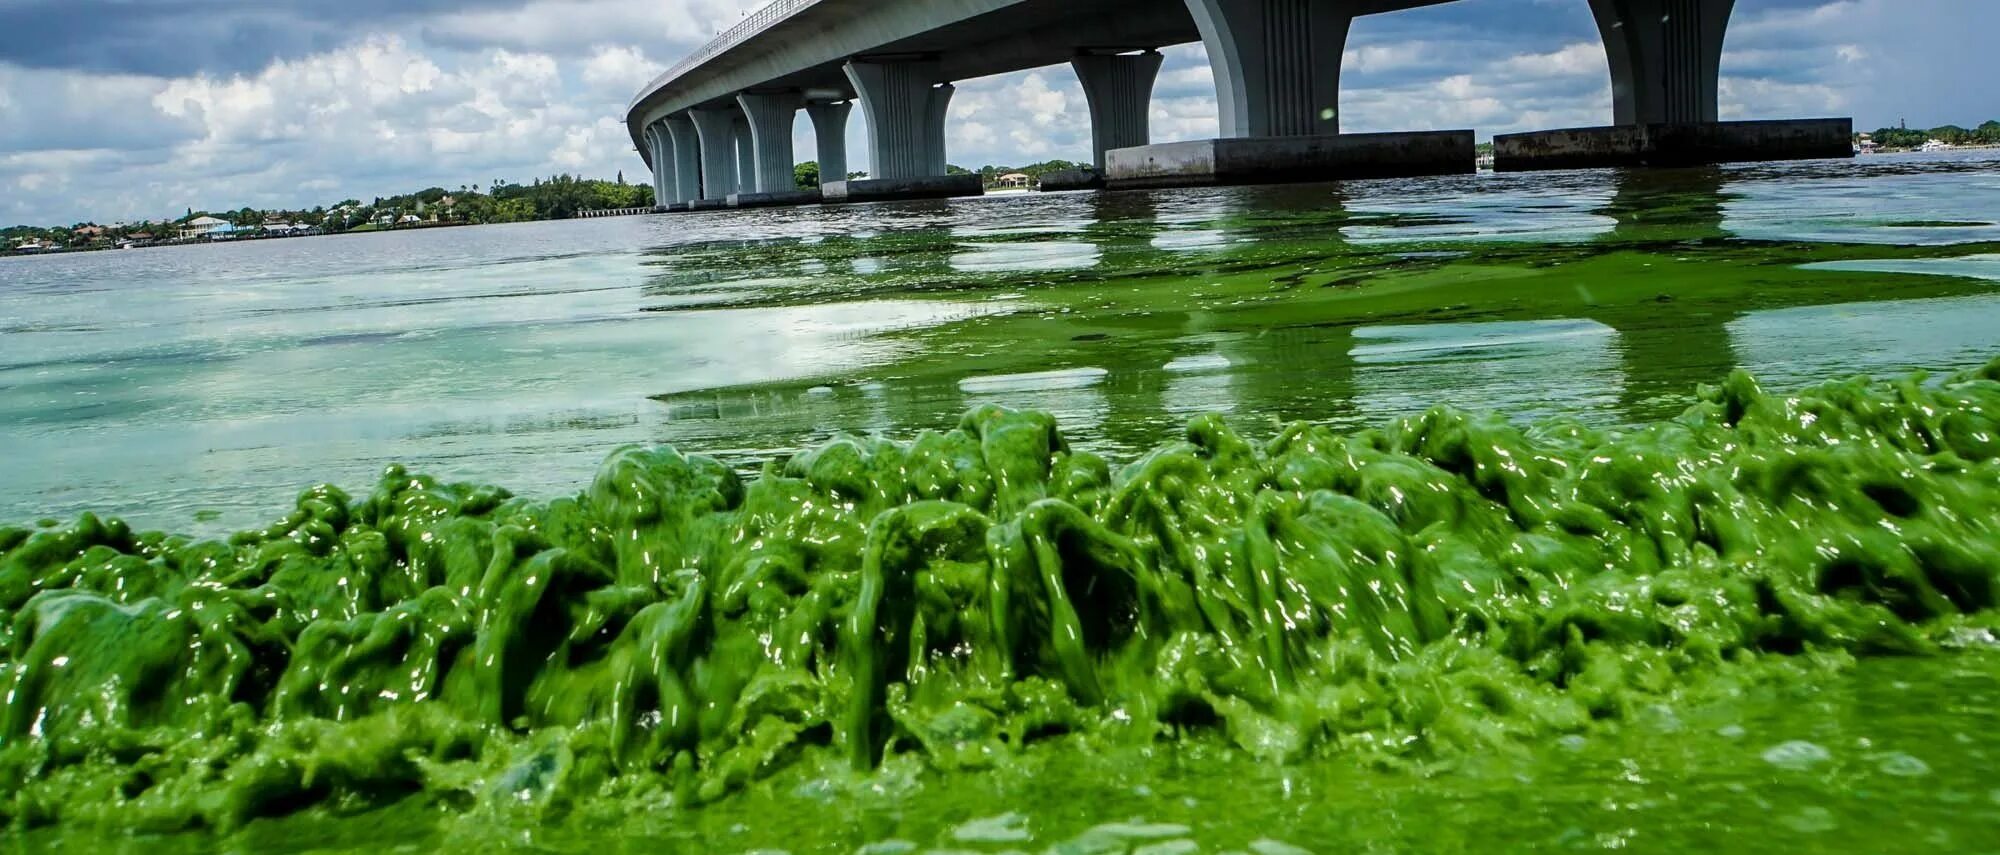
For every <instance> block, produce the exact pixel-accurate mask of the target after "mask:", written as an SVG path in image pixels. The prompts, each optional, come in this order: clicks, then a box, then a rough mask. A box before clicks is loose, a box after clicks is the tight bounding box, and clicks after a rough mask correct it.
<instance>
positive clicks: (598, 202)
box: [0, 120, 2000, 255]
mask: <svg viewBox="0 0 2000 855" xmlns="http://www.w3.org/2000/svg"><path fill="white" fill-rule="evenodd" d="M1996 146H2000V120H1992V121H1987V122H1985V123H1983V124H1980V125H1978V126H1976V127H1972V128H1964V127H1959V126H1957V125H1942V126H1939V127H1935V128H1929V129H1920V128H1909V127H1902V126H1898V127H1893V128H1878V129H1876V130H1875V131H1873V132H1870V133H1857V134H1855V135H1854V151H1855V153H1856V154H1876V153H1882V154H1890V153H1897V152H1910V151H1919V152H1932V151H1944V150H1950V149H1954V148H1985V147H1996ZM1492 151H1493V149H1492V144H1491V143H1481V144H1480V145H1479V146H1478V151H1477V154H1478V156H1479V159H1480V162H1481V165H1482V166H1488V165H1490V163H1491V158H1492V156H1493V155H1492ZM1083 166H1086V165H1085V164H1078V163H1074V162H1071V161H1067V160H1047V161H1043V162H1041V163H1035V164H1030V165H1028V166H1022V167H1011V166H983V167H980V168H979V169H978V170H970V169H965V168H962V167H959V166H949V167H947V171H948V172H951V173H961V174H962V173H968V172H974V171H976V172H978V173H979V175H980V177H981V179H982V181H983V183H984V184H985V186H986V187H987V188H988V189H990V190H999V191H1005V190H1009V189H1032V188H1033V187H1035V186H1036V185H1037V184H1038V183H1039V181H1040V178H1041V176H1042V175H1044V174H1047V173H1050V172H1056V171H1062V170H1071V169H1077V168H1079V167H1083ZM847 177H849V178H866V177H867V173H865V172H856V173H852V174H850V175H849V176H847ZM794 178H795V180H796V182H797V184H798V186H799V187H800V188H801V189H809V188H813V187H817V186H819V182H820V175H819V164H817V163H815V162H812V161H807V162H805V163H801V164H799V165H798V167H797V169H796V170H795V172H794ZM652 207H653V188H652V187H651V186H649V185H646V184H628V183H626V181H625V176H624V174H623V173H620V174H619V175H618V176H617V177H616V178H615V179H613V180H611V181H604V180H600V179H590V178H582V177H579V176H575V175H555V176H551V177H548V178H541V179H536V180H535V181H533V182H530V183H528V184H515V183H511V182H507V181H502V180H498V179H496V180H494V181H492V182H491V183H490V184H488V185H487V186H486V189H485V190H483V191H482V190H481V189H480V185H477V184H466V185H460V186H459V187H458V188H457V189H456V190H453V189H448V188H444V187H431V188H427V189H424V190H419V191H417V192H415V193H409V194H405V195H401V196H389V197H377V198H376V199H375V200H374V201H373V202H366V203H364V202H362V201H360V200H358V199H345V200H342V201H340V202H338V203H335V204H333V205H331V206H316V207H314V208H312V209H311V210H259V209H256V208H249V207H245V208H240V209H237V210H234V211H203V210H196V209H188V210H187V211H186V212H185V213H184V214H182V215H181V216H179V217H166V218H161V219H158V220H140V221H134V222H115V223H110V224H100V223H95V222H84V223H75V224H72V225H68V226H12V227H8V228H5V229H0V255H32V254H42V253H54V252H81V251H91V250H101V249H131V248H134V247H148V246H165V245H176V244H187V243H208V242H216V241H242V240H266V239H275V238H292V237H305V236H311V235H326V234H344V233H353V232H376V231H389V230H394V229H424V228H439V227H446V226H465V225H481V224H486V223H518V222H529V221H534V220H561V219H570V218H572V217H586V216H599V215H603V214H606V213H614V212H628V211H645V210H650V209H652Z"/></svg>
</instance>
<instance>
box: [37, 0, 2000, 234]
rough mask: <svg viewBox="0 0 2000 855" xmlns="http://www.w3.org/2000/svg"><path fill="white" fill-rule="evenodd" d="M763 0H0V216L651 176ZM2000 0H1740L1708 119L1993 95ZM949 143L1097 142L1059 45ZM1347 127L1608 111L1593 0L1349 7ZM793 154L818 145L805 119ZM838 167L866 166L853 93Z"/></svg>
mask: <svg viewBox="0 0 2000 855" xmlns="http://www.w3.org/2000/svg"><path fill="white" fill-rule="evenodd" d="M762 3H763V0H336V2H322V0H310V2H298V0H200V2H196V0H0V224H14V223H31V224H41V225H49V224H59V223H60V224H69V223H74V222H83V221H92V222H100V223H109V222H115V221H128V220H138V219H143V218H155V219H157V218H162V217H172V216H179V215H181V214H182V213H184V212H185V211H186V210H187V209H189V208H194V209H223V208H228V209H234V208H237V207H242V206H245V205H248V206H251V207H257V208H309V207H312V206H314V205H332V204H334V203H336V202H339V201H340V200H342V199H345V198H358V199H363V200H367V199H372V198H374V197H376V196H387V195H393V194H397V193H403V192H408V191H412V190H417V189H421V188H424V187H430V186H442V187H448V188H457V187H460V186H462V185H480V186H484V185H488V184H490V183H491V182H492V181H494V180H495V179H506V180H511V181H527V180H529V179H531V178H533V177H535V176H538V175H550V174H555V173H559V172H560V173H574V174H582V175H584V176H587V177H599V178H611V177H613V176H615V175H617V174H618V173H619V172H621V171H622V172H623V173H624V177H625V179H626V180H627V181H630V182H633V183H644V182H645V181H646V180H647V177H646V168H645V165H644V163H643V162H642V161H641V160H640V159H639V155H638V154H637V152H635V151H634V150H633V147H632V143H631V139H630V137H629V136H628V135H627V132H626V129H625V126H624V124H623V115H624V108H625V105H626V104H627V103H628V102H629V101H630V99H631V98H632V96H633V94H634V93H635V92H636V91H637V90H638V88H639V87H640V86H641V85H642V84H643V83H645V82H646V81H647V80H649V79H651V78H652V76H653V75H654V74H656V73H658V72H659V71H660V70H661V69H663V68H664V67H665V66H667V65H670V64H672V63H673V62H675V61H677V60H678V59H680V58H681V57H682V56H685V55H686V54H688V53H690V52H691V51H693V50H694V49H695V48H696V47H698V46H700V45H701V44H702V43H704V42H706V41H707V40H708V39H709V38H710V37H711V36H712V35H714V34H715V33H716V32H718V31H719V30H721V29H722V28H724V27H727V26H728V25H729V24H730V23H731V22H733V21H735V20H737V19H738V18H739V17H740V16H742V15H744V14H746V13H747V12H748V11H750V10H752V9H754V8H756V7H758V6H760V5H762ZM1997 32H2000V0H1737V3H1736V11H1735V14H1734V16H1733V18H1732V19H1731V25H1730V30H1729V35H1728V39H1727V42H1726V43H1725V44H1724V48H1723V61H1722V74H1723V80H1722V90H1721V102H1722V103H1721V109H1722V114H1723V118H1726V119H1727V118H1786V117H1804V116H1828V115H1841V116H1853V117H1854V119H1855V123H1856V126H1857V127H1858V128H1863V129H1872V128H1876V127H1881V126H1886V125H1892V124H1895V123H1897V122H1898V121H1902V120H1905V119H1906V120H1907V121H1908V123H1909V124H1910V125H1911V126H1912V127H1931V126H1935V125H1940V124H1945V123H1956V124H1962V125H1973V124H1977V123H1979V122H1981V121H1985V120H1987V119H1991V118H2000V89H1996V88H1995V87H1994V86H1993V85H1992V83H1991V82H1990V81H1992V80H1993V79H1995V78H1996V75H2000V70H1996V66H1995V64H1994V63H1995V61H1994V59H1993V58H1992V57H1993V54H1992V53H1991V52H1990V51H1991V45H1992V38H1991V36H1992V34H1993V33H1997ZM1166 54H1167V60H1166V64H1165V67H1164V68H1163V70H1162V72H1161V75H1160V79H1159V82H1158V84H1157V86H1156V88H1155V92H1154V96H1153V103H1152V130H1153V138H1154V140H1155V141H1162V142H1164V141H1171V140H1179V139H1197V138H1203V137H1210V136H1214V135H1215V134H1216V107H1215V91H1214V84H1213V80H1212V78H1211V77H1210V74H1209V68H1208V63H1207V59H1206V55H1205V54H1204V53H1203V51H1202V50H1201V47H1200V46H1199V45H1189V46H1182V47H1176V48H1170V49H1168V50H1167V51H1166ZM957 83H958V93H957V95H956V97H955V98H954V99H953V101H952V108H951V113H950V117H949V120H948V122H947V127H946V134H947V148H948V150H949V152H950V154H949V157H950V160H951V162H952V163H955V164H959V165H962V166H967V167H973V168H976V167H978V166H980V165H983V164H989V163H990V164H1002V165H1020V164H1025V163H1031V162H1035V161H1039V160H1045V159H1049V158H1056V157H1061V158H1066V159H1071V160H1087V159H1088V157H1089V148H1090V123H1089V117H1088V113H1087V111H1086V108H1085V104H1084V99H1083V95H1082V92H1081V90H1080V89H1079V88H1078V87H1077V84H1076V79H1075V77H1074V75H1073V74H1072V73H1071V71H1070V70H1069V68H1068V67H1067V66H1053V67H1048V68H1042V69H1034V70H1029V71H1023V72H1017V73H1013V74H1004V75H997V76H994V77H987V78H981V79H978V80H970V81H958V82H957ZM1341 114H1342V129H1343V130H1347V131H1389V130H1425V129H1439V128H1462V127H1471V128H1474V129H1475V130H1476V131H1477V132H1478V134H1479V137H1480V138H1481V139H1485V138H1489V137H1491V136H1492V135H1493V134H1496V133H1508V132H1512V131H1524V130H1538V129H1546V128H1557V127H1573V126H1579V125H1597V124H1607V123H1609V121H1610V119H1611V93H1610V80H1609V73H1608V72H1607V71H1606V68H1605V61H1604V51H1603V47H1602V44H1601V42H1600V41H1599V38H1598V35H1597V32H1596V28H1595V26H1594V25H1593V24H1592V22H1591V16H1590V12H1589V8H1588V4H1587V2H1586V0H1461V2H1457V3H1449V4H1445V5H1441V6H1432V7H1428V8H1424V9H1416V10H1410V11H1405V12H1396V13H1390V14H1383V15H1375V16H1369V17H1366V18H1362V19H1360V20H1358V21H1357V22H1356V23H1355V25H1354V27H1353V30H1352V32H1351V34H1350V36H1349V40H1348V44H1347V52H1346V56H1345V57H1344V61H1343V72H1342V79H1341ZM797 130H798V133H797V134H796V137H797V154H798V157H799V159H801V160H807V159H811V158H812V157H813V141H812V134H811V133H810V127H809V125H808V124H807V123H806V121H805V118H804V116H803V114H801V116H800V119H799V125H798V129H797ZM849 134H850V144H849V150H850V162H851V164H852V165H851V168H854V169H866V168H867V154H866V152H865V149H864V145H863V144H864V141H865V132H864V129H863V128H862V120H861V117H860V114H859V111H857V112H856V114H855V116H854V119H853V120H852V122H851V124H850V128H849Z"/></svg>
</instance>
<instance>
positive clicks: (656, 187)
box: [645, 122, 674, 211]
mask: <svg viewBox="0 0 2000 855" xmlns="http://www.w3.org/2000/svg"><path fill="white" fill-rule="evenodd" d="M666 136H667V124H666V123H665V122H654V123H652V124H650V125H647V126H646V134H645V137H646V155H647V158H646V159H647V161H648V162H650V163H652V165H653V210H655V211H660V210H665V209H666V207H667V187H668V185H671V184H672V183H673V181H674V162H673V145H672V143H670V142H668V141H667V139H666Z"/></svg>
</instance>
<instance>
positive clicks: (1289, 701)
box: [0, 361, 2000, 830]
mask: <svg viewBox="0 0 2000 855" xmlns="http://www.w3.org/2000/svg"><path fill="white" fill-rule="evenodd" d="M1996 421H2000V361H1996V362H1995V363H1991V364H1989V365H1987V366H1986V367H1985V368H1983V369H1980V370H1976V371H1971V372H1966V373H1962V374H1958V375H1953V376H1950V377H1947V378H1943V379H1942V380H1941V381H1931V380H1929V379H1927V378H1925V377H1923V376H1922V375H1912V376H1909V377H1904V378H1900V379H1895V380H1890V381H1871V380H1868V379H1862V378H1857V379H1853V380H1847V381H1840V382H1833V383H1828V384H1824V385H1821V386H1819V387H1816V388H1813V389H1810V390H1807V391H1805V392H1803V393H1800V394H1798V395H1794V396H1778V395H1771V394H1767V393H1765V392H1763V391H1762V390H1760V389H1759V388H1758V387H1757V385H1756V384H1755V383H1754V382H1753V381H1752V380H1751V379H1750V378H1749V377H1747V376H1745V375H1742V374H1737V375H1734V376H1732V377H1731V378H1730V379H1729V380H1728V381H1727V382H1725V383H1723V384H1721V385H1719V386H1716V387H1709V388H1704V389H1702V390H1701V392H1700V402H1699V403H1698V404H1697V405H1695V406H1694V407H1692V408H1690V409H1689V410H1688V411H1687V412H1686V413H1684V414H1683V415H1681V416H1680V417H1678V418H1676V419H1673V420H1670V421H1664V422H1659V423H1654V424H1647V425H1641V426H1637V427H1633V428H1630V429H1624V430H1617V431H1605V430H1596V429H1591V428H1587V427H1584V426H1581V425H1578V424H1575V423H1571V422H1563V421H1556V422H1548V423H1543V424H1537V425H1532V426H1521V425H1516V424H1513V423H1510V422H1508V421H1506V420H1504V419H1502V418H1500V417H1497V416H1492V415H1472V414H1467V413H1462V412H1458V411H1454V410H1450V409H1444V408H1438V409H1433V410H1431V411H1428V412H1426V413H1424V414H1422V415H1420V416H1415V417H1411V418H1407V419H1403V420H1400V421H1397V422H1395V423H1392V424H1390V425H1387V426H1385V427H1382V428H1380V429H1373V430H1366V431H1361V432H1358V433H1354V434H1347V435H1343V434H1337V433H1335V432H1333V431H1331V430H1328V429H1326V428H1324V427H1319V426H1314V425H1311V424H1304V423H1301V424H1294V425H1291V426H1289V427H1287V428H1285V429H1283V430H1282V431H1280V432H1279V433H1278V434H1277V435H1276V436H1274V437H1272V438H1270V439H1268V440H1264V441H1252V440H1250V439H1246V438H1245V437H1242V436H1239V435H1237V434H1235V433H1233V432H1232V431H1230V430H1229V429H1228V428H1227V427H1225V426H1224V425H1223V423H1222V422H1221V421H1220V420H1219V419H1217V418H1213V417H1203V418H1198V419H1195V420H1194V421H1193V422H1192V423H1190V424H1189V426H1188V429H1187V432H1186V435H1185V436H1184V437H1183V438H1182V439H1180V440H1178V441H1174V442H1170V443H1167V444H1163V445H1161V446H1159V447H1157V448H1155V449H1153V450H1152V451H1150V452H1149V453H1147V454H1145V455H1143V456H1141V457H1139V458H1138V459H1136V460H1133V461H1130V462H1128V463H1125V464H1124V465H1122V466H1118V467H1115V468H1114V467H1113V466H1112V465H1111V464H1110V463H1109V462H1107V461H1106V460H1104V459H1102V458H1100V457H1098V456H1095V455H1092V454H1088V453H1083V452H1077V451H1073V450H1071V449H1069V448H1068V447H1067V446H1066V445H1065V443H1064V441H1063V439H1062V436H1061V434H1060V432H1059V431H1058V429H1057V426H1056V424H1055V423H1054V421H1053V419H1052V418H1051V417H1049V416H1048V415H1046V414H1041V413H1034V412H1014V411H1009V410H1004V409H999V408H993V407H987V408H982V409H979V410H975V411H973V412H971V413H968V414H967V415H966V416H965V417H964V419H963V420H962V421H961V422H960V423H959V425H958V426H957V427H956V428H954V429H951V430H946V431H938V432H926V433H922V434H920V435H918V436H917V437H915V438H914V439H912V440H910V441H908V442H894V441H889V440H885V439H879V438H869V439H863V438H849V439H841V440H838V441H835V442H832V443H829V444H827V445H825V446H822V447H820V448H818V449H816V450H813V451H811V452H810V453H807V454H803V455H799V456H797V457H793V458H791V459H788V460H785V461H782V462H772V463H770V464H767V465H766V466H765V468H764V470H763V472H762V473H761V474H760V475H758V476H757V477H754V478H750V479H747V480H746V479H744V478H741V477H739V476H738V475H737V474H735V473H734V472H733V471H732V470H730V469H729V468H727V467H725V466H723V465H721V464H719V463H717V462H715V461H713V460H709V459H706V458H702V457H698V456H688V455H683V454H681V453H679V452H677V451H675V450H672V449H668V448H626V449H621V450H619V451H617V452H615V453H613V454H612V455H611V456H610V457H609V458H608V459H607V460H606V461H605V462H604V464H603V466H602V467H601V468H600V470H599V472H598V474H597V476H596V478H595V479H594V481H593V482H592V483H591V485H590V486H589V488H588V489H587V490H585V491H584V492H582V493H580V494H578V495H576V496H573V497H568V498H560V499H555V500H552V501H532V500H527V499H522V498H518V497H514V496H512V495H510V494H509V493H507V492H506V491H505V490H502V489H499V488H495V487H491V486H483V485H471V484H446V483H440V482H438V481H436V480H434V479H431V478H427V477H424V476H420V475H413V474H411V473H409V472H407V471H405V470H403V469H400V468H391V469H390V470H389V471H388V472H387V473H386V474H385V475H384V476H383V478H382V480H381V482H380V483H379V484H378V485H377V486H376V487H375V488H374V489H373V490H372V491H371V492H370V493H368V494H367V495H366V496H364V497H361V498H359V499H356V498H354V497H351V496H349V495H348V494H346V493H344V492H342V491H341V490H339V489H337V488H333V487H320V488H315V489H313V490H310V491H308V492H307V493H306V494H304V495H303V496H301V497H300V499H299V502H298V504H297V507H296V508H295V509H294V510H293V511H292V512H291V513H289V514H288V515H286V516H285V517H284V518H283V519H281V520H279V521H277V522H276V523H274V524H273V525H271V526H270V527H268V528H266V529H263V530H258V531H250V532H243V533H240V534H238V535H235V536H234V537H232V538H230V539H229V540H228V541H226V542H218V541H200V542H196V541H190V540H188V539H185V538H180V537H174V536H169V535H166V534H162V533H157V532H135V531H132V530H131V529H130V528H129V527H128V526H126V525H124V524H123V523H121V522H119V521H117V520H106V519H101V518H98V517H96V516H93V515H88V514H87V515H85V516H84V517H83V518H81V519H80V520H78V521H76V522H75V523H73V524H68V525H61V524H56V523H53V522H49V523H45V524H40V525H36V526H32V527H19V528H4V529H0V610H4V612H5V614H4V617H5V620H4V621H0V651H4V654H5V655H4V659H5V672H4V674H0V682H4V684H5V694H4V699H5V707H4V709H0V740H4V745H0V786H4V788H5V793H6V795H7V798H5V799H4V800H0V813H4V814H5V815H6V816H7V817H8V819H9V820H10V821H11V822H13V823H14V824H16V825H46V824H63V825H79V826H86V825H87V826H98V827H119V828H138V829H154V830H172V829H182V828H192V827H207V828H215V829H222V830H227V829H231V828H235V827H238V826H240V825H241V824H243V823H244V822H246V821H248V820H251V819H254V818H258V817H266V816H276V815H283V814H288V813H293V812H297V811H300V810H305V809H316V810H328V811H334V812H337V813H344V812H357V811H365V810H369V809H372V808H375V807H379V806H381V805H385V804H389V803H392V802H396V803H405V802H408V801H409V800H410V799H412V798H413V797H414V798H419V799H422V800H425V801H427V802H429V803H432V804H434V805H436V806H440V807H441V808H442V809H444V810H447V811H452V812H459V813H465V814H477V815H510V816H511V815H523V814H525V815H526V816H529V817H540V818H547V817H552V816H557V815H560V814H562V813H564V812H566V811H570V810H574V809H576V808H577V807H579V806H583V805H588V804H591V803H595V802H598V801H602V800H620V799H642V800H644V803H646V804H655V805H657V804H679V805H692V804H699V803H702V802H707V801H712V800H715V799H719V798H723V797H726V796H727V795H728V794H730V793H731V792H732V791H734V790H736V789H738V788H740V787H742V786H744V785H746V784H748V783H750V782H753V781H756V780H758V779H761V778H764V777H767V776H770V775H772V774H773V773H774V772H776V771H778V770H781V769H784V768H787V767H791V766H794V765H797V764H801V763H809V762H810V763H819V764H822V765H828V766H831V765H838V766H841V767H844V768H851V769H855V770H859V773H866V772H867V770H869V769H872V768H875V767H877V766H878V765H881V764H884V763H885V762H887V761H889V760H890V759H892V758H893V759H896V760H897V761H898V762H908V761H911V760H916V761H920V762H921V763H923V764H925V765H927V766H929V767H932V768H937V769H944V770H968V769H981V768H987V767H991V766H994V765H997V764H1005V763H1007V762H1009V760H1010V758H1012V757H1014V756H1016V755H1017V754H1018V752H1020V751H1021V750H1022V747H1023V746H1024V745H1027V744H1030V743H1034V742H1037V741H1040V740H1047V739H1053V738H1063V739H1077V740H1096V741H1101V742H1104V743H1111V744H1126V745H1131V744H1147V743H1153V742H1158V741H1170V742H1174V741H1194V740H1207V741H1212V742H1216V743H1221V744H1226V745H1228V746H1231V750H1235V751H1240V752H1244V753H1245V754H1247V755H1248V756H1252V757H1257V758H1265V759H1269V760H1272V761H1279V762H1296V761H1302V760H1306V759H1309V758H1312V757H1314V756H1319V755H1326V754H1331V753H1343V752H1346V753H1366V754H1369V755H1372V756H1379V757H1384V758H1393V757H1397V756H1405V755H1436V754H1450V753H1451V752H1458V751H1467V750H1479V749H1481V748H1482V747H1487V746H1493V745H1504V744H1518V743H1523V742H1529V741H1533V740H1538V739H1542V738H1547V737H1552V736H1555V735H1559V734H1565V733H1575V732H1581V731H1586V730H1588V729H1590V728H1592V727H1593V726H1595V723H1596V722H1598V721H1600V720H1607V719H1608V720H1617V719H1622V718H1625V717H1627V716H1629V715H1632V714H1633V713H1635V712H1636V711H1640V710H1644V709H1651V708H1654V707H1655V706H1656V705H1657V704H1658V703H1659V702H1660V701H1662V700H1672V699H1675V698H1678V697H1686V696H1688V695H1690V694H1691V693H1692V694H1698V693H1699V692H1701V691H1703V690H1704V688H1705V687H1712V686H1714V685H1715V684H1717V683H1718V681H1725V682H1726V681H1741V680H1762V679H1791V678H1800V675H1805V677H1804V678H1808V679H1809V678H1810V674H1811V673H1812V672H1813V671H1814V670H1815V669H1818V668H1822V667H1839V665H1840V664H1841V663H1842V662H1844V661H1846V659H1847V657H1851V656H1857V655H1858V656H1866V655H1874V654H1904V655H1922V654H1935V653H1939V652H1941V651H1944V650H1946V649H1948V648H1950V647H1954V646H1966V645H1990V644H1991V639H1992V637H1993V636H1992V631H1993V628H1994V624H1995V622H1996V621H1995V615H1996V612H1995V610H1994V605H1995V584H1996V575H2000V530H1996V529H2000V522H1996V520H2000V513H1996V510H2000V424H1996Z"/></svg>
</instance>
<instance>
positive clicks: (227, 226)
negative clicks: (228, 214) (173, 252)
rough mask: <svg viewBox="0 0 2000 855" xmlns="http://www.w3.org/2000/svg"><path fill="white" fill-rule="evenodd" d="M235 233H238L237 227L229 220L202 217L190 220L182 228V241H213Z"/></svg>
mask: <svg viewBox="0 0 2000 855" xmlns="http://www.w3.org/2000/svg"><path fill="white" fill-rule="evenodd" d="M234 231H236V226H235V225H234V224H233V223H231V222H229V221H228V220H222V219H217V218H215V217H209V216H201V217H196V218H194V219H192V220H189V221H187V224H186V225H183V226H181V239H182V240H200V239H204V238H206V239H210V240H213V239H215V238H218V237H227V236H229V234H230V233H232V232H234Z"/></svg>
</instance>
